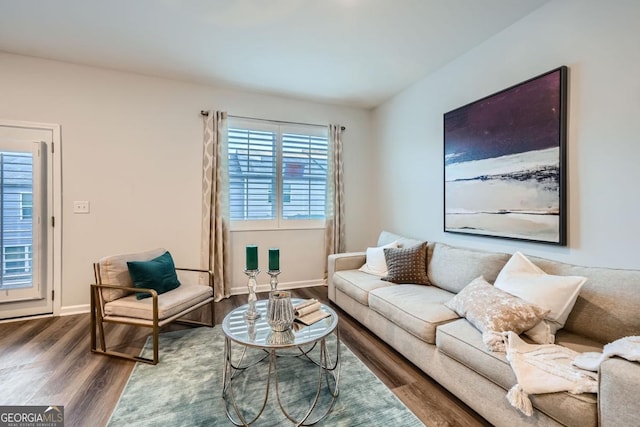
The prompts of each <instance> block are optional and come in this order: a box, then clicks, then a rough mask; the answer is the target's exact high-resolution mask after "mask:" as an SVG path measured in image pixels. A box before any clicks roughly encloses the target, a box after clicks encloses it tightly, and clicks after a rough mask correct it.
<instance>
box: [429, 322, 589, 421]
mask: <svg viewBox="0 0 640 427" xmlns="http://www.w3.org/2000/svg"><path fill="white" fill-rule="evenodd" d="M557 338H558V340H560V341H562V342H566V343H570V342H572V341H574V342H579V343H580V344H579V346H577V347H576V346H570V345H567V347H570V348H572V349H573V350H576V351H598V349H600V350H601V349H602V346H601V345H600V344H598V343H597V342H594V341H590V340H588V339H586V338H583V337H578V336H575V335H571V334H569V333H567V332H564V331H560V332H559V333H558V337H557ZM436 346H437V347H438V351H440V352H442V353H443V354H446V355H447V356H449V357H451V358H452V359H454V360H456V361H458V362H460V363H461V364H463V365H465V366H467V367H468V368H470V369H473V370H474V371H475V372H477V373H478V374H479V375H482V376H483V377H485V378H487V379H488V380H490V381H492V382H493V383H495V384H497V385H499V386H500V387H502V388H504V394H505V399H506V395H507V391H508V390H509V389H510V388H511V387H512V386H513V385H514V384H515V383H516V376H515V374H514V373H513V370H512V369H511V366H510V365H509V362H508V361H507V359H506V357H505V353H497V352H491V351H489V350H487V349H486V348H485V347H484V344H483V342H482V336H481V334H480V332H479V331H478V330H477V329H476V328H474V327H473V325H471V324H470V323H469V322H468V321H467V320H465V319H459V320H456V321H454V322H450V323H447V324H445V325H441V326H439V327H438V330H437V333H436ZM529 397H530V399H531V402H532V403H533V406H534V407H535V408H537V409H538V410H540V411H542V412H544V413H545V414H547V415H548V416H550V417H552V418H554V419H555V420H557V421H558V422H560V423H562V424H564V425H597V405H596V396H595V395H594V394H591V393H584V394H571V393H567V392H562V393H547V394H540V395H531V396H529ZM513 410H514V411H517V409H515V408H514V409H513Z"/></svg>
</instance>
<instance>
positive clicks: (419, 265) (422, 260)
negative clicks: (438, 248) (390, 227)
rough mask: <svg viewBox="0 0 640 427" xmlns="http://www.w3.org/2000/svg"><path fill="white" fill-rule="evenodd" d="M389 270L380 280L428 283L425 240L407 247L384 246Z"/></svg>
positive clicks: (415, 283) (418, 283)
mask: <svg viewBox="0 0 640 427" xmlns="http://www.w3.org/2000/svg"><path fill="white" fill-rule="evenodd" d="M384 257H385V259H386V261H387V267H388V269H389V271H388V272H387V275H386V276H385V277H383V278H382V280H384V281H387V282H393V283H411V284H414V285H428V284H429V278H428V277H427V242H423V243H420V244H419V245H416V246H411V247H409V248H385V249H384Z"/></svg>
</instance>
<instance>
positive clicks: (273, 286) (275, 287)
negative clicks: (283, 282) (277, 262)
mask: <svg viewBox="0 0 640 427" xmlns="http://www.w3.org/2000/svg"><path fill="white" fill-rule="evenodd" d="M267 274H268V275H269V276H271V280H270V281H269V284H270V285H271V292H273V291H277V290H278V274H280V270H269V271H267Z"/></svg>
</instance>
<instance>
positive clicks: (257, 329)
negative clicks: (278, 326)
mask: <svg viewBox="0 0 640 427" xmlns="http://www.w3.org/2000/svg"><path fill="white" fill-rule="evenodd" d="M304 301H305V300H303V299H300V298H291V303H292V304H293V305H294V306H295V305H297V304H300V303H302V302H304ZM268 303H269V301H268V300H259V301H256V306H255V307H256V311H257V312H259V313H260V318H259V319H258V320H253V321H250V320H246V319H245V318H244V317H243V315H244V312H245V311H246V310H247V307H248V306H249V305H248V304H245V305H243V306H241V307H238V308H236V309H235V310H233V311H232V312H230V313H229V314H227V315H226V316H225V318H224V320H223V321H222V330H223V332H224V334H225V335H226V336H227V337H228V338H230V339H231V340H233V341H235V342H237V343H240V344H243V345H246V346H251V347H260V348H280V347H282V348H287V347H297V346H301V345H304V344H310V343H314V342H316V341H318V340H320V339H322V338H324V337H326V336H327V335H329V334H330V333H331V332H333V331H334V330H335V329H336V327H337V326H338V314H337V313H336V312H335V311H334V310H333V309H332V308H331V307H329V306H328V305H325V304H322V307H321V310H323V311H325V312H327V313H329V314H330V316H329V317H325V318H324V319H322V320H319V321H317V322H316V323H313V324H312V325H309V326H306V325H303V324H302V323H298V322H294V325H293V327H292V328H291V329H290V330H288V331H285V332H274V331H272V330H271V327H270V326H269V323H267V304H268Z"/></svg>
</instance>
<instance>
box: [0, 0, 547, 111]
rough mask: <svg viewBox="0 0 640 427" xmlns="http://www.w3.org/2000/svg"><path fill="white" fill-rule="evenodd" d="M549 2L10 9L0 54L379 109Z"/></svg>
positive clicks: (287, 1)
mask: <svg viewBox="0 0 640 427" xmlns="http://www.w3.org/2000/svg"><path fill="white" fill-rule="evenodd" d="M547 1H549V0H107V1H105V0H55V1H48V0H47V1H43V0H0V51H6V52H11V53H17V54H22V55H30V56H37V57H42V58H50V59H56V60H60V61H67V62H72V63H78V64H87V65H92V66H97V67H104V68H111V69H116V70H123V71H128V72H134V73H140V74H145V75H153V76H160V77H168V78H174V79H179V80H184V81H190V82H196V83H203V84H208V85H215V86H227V87H232V88H239V89H246V90H250V91H256V92H263V93H269V94H276V95H284V96H289V97H296V98H302V99H311V100H315V101H320V102H330V103H336V104H342V105H350V106H357V107H363V108H371V107H374V106H376V105H378V104H380V103H381V102H383V101H385V100H386V99H388V98H390V97H391V96H393V95H395V94H396V93H398V92H400V91H401V90H403V89H404V88H406V87H407V86H409V85H411V84H412V83H414V82H416V81H417V80H419V79H420V78H422V77H424V76H426V75H427V74H429V73H430V72H432V71H434V70H436V69H437V68H439V67H441V66H442V65H444V64H446V63H447V62H449V61H451V60H452V59H454V58H455V57H457V56H459V55H461V54H463V53H464V52H466V51H468V50H470V49H472V48H473V47H475V46H477V45H479V44H480V43H482V42H483V41H484V40H486V39H487V38H489V37H491V36H492V35H493V34H496V33H498V32H500V31H501V30H502V29H504V28H506V27H508V26H509V25H511V24H512V23H513V22H515V21H517V20H519V19H520V18H522V17H523V16H525V15H527V14H529V13H530V12H532V11H533V10H535V9H537V8H538V7H540V6H541V5H542V4H544V3H546V2H547Z"/></svg>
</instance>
